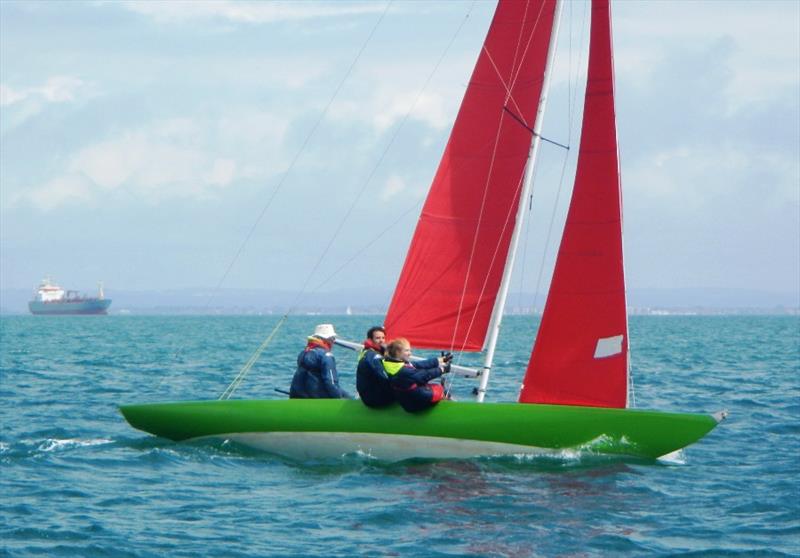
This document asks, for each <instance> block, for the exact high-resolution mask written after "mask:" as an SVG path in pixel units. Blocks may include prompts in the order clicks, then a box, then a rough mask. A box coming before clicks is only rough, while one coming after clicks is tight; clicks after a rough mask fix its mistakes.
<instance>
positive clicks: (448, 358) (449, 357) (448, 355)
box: [442, 351, 453, 363]
mask: <svg viewBox="0 0 800 558" xmlns="http://www.w3.org/2000/svg"><path fill="white" fill-rule="evenodd" d="M451 360H453V353H450V352H447V353H446V352H444V351H442V362H444V363H448V362H450V361H451Z"/></svg>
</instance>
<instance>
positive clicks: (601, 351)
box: [594, 335, 623, 358]
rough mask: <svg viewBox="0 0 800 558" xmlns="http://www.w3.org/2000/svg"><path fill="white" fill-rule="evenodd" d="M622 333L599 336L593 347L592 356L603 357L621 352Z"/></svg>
mask: <svg viewBox="0 0 800 558" xmlns="http://www.w3.org/2000/svg"><path fill="white" fill-rule="evenodd" d="M622 338H623V336H622V335H615V336H614V337H601V338H600V339H598V340H597V347H595V349H594V358H604V357H610V356H614V355H618V354H619V353H621V352H622Z"/></svg>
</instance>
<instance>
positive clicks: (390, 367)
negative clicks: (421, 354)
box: [383, 360, 406, 376]
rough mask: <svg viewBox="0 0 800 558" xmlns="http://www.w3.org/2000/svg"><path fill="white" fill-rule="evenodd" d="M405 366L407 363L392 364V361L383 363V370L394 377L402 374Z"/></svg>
mask: <svg viewBox="0 0 800 558" xmlns="http://www.w3.org/2000/svg"><path fill="white" fill-rule="evenodd" d="M405 365H406V363H405V362H392V361H390V360H384V361H383V369H384V370H386V373H387V374H389V376H394V375H395V374H397V373H398V372H400V369H401V368H403V367H404V366H405Z"/></svg>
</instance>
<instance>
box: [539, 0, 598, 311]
mask: <svg viewBox="0 0 800 558" xmlns="http://www.w3.org/2000/svg"><path fill="white" fill-rule="evenodd" d="M585 6H586V4H584V13H583V16H582V18H581V19H582V20H583V25H582V27H581V41H580V42H581V44H583V43H584V41H585V39H584V37H585V34H586V10H585ZM572 20H573V18H572V4H571V3H570V34H569V37H570V41H569V57H568V60H569V63H570V65H571V64H572V53H573V48H572V23H573V21H572ZM582 59H583V49H579V50H578V64H577V65H576V68H575V88H574V89H573V90H572V91H571V93H572V98H570V96H569V95H568V96H567V121H568V124H567V126H568V127H567V145H571V144H572V135H573V131H574V126H575V122H574V119H573V111H574V110H575V108H576V106H577V103H578V72H580V69H581V67H582V65H583V60H582ZM571 79H572V72H571V68H570V72H569V82H568V83H569V85H568V87H569V88H571V87H572V81H571ZM569 154H570V152H569V151H568V152H566V154H565V156H564V161H563V163H562V165H561V177H560V178H559V180H558V190H557V191H556V200H555V202H554V203H553V211H552V212H551V214H550V223H549V224H548V227H547V236H546V237H545V242H544V249H543V250H542V259H541V262H540V264H539V275H538V277H537V279H536V289H535V290H534V292H533V313H534V314H535V313H536V304H537V302H538V299H539V289H540V288H541V284H542V275H543V273H544V264H545V260H546V259H547V252H548V249H549V247H550V238H551V236H552V234H553V223H555V219H556V211H557V210H558V202H559V200H560V199H561V192H562V190H563V187H564V177H565V176H566V170H567V163H568V161H569ZM576 157H577V155H576Z"/></svg>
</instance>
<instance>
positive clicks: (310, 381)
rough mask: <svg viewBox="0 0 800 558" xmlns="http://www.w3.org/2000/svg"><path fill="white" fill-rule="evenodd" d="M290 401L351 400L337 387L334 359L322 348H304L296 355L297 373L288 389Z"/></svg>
mask: <svg viewBox="0 0 800 558" xmlns="http://www.w3.org/2000/svg"><path fill="white" fill-rule="evenodd" d="M289 397H290V398H292V399H315V398H316V399H352V397H351V396H350V394H348V393H347V392H346V391H344V390H343V389H342V388H340V387H339V375H338V373H337V372H336V359H335V358H333V353H330V352H328V351H326V350H325V349H324V348H323V347H313V348H306V349H304V350H302V351H300V354H299V355H297V371H296V372H295V373H294V377H293V378H292V387H291V388H290V389H289Z"/></svg>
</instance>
